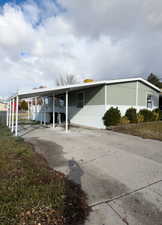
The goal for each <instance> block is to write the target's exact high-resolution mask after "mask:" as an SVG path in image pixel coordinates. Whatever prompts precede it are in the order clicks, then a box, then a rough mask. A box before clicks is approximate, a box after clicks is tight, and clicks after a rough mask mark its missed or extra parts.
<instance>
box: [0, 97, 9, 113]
mask: <svg viewBox="0 0 162 225" xmlns="http://www.w3.org/2000/svg"><path fill="white" fill-rule="evenodd" d="M6 110H7V103H6V102H4V101H3V100H0V111H6Z"/></svg>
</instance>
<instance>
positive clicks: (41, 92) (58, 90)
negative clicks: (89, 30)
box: [17, 78, 160, 98]
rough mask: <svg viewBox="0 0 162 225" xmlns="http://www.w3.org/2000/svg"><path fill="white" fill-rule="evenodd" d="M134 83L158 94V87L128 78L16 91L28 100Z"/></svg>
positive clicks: (139, 79) (144, 81) (138, 79)
mask: <svg viewBox="0 0 162 225" xmlns="http://www.w3.org/2000/svg"><path fill="white" fill-rule="evenodd" d="M134 81H141V82H142V83H144V84H146V85H147V86H149V87H151V88H153V89H154V90H156V91H158V92H160V89H159V88H158V87H156V86H155V85H153V84H151V83H150V82H148V81H146V80H144V79H143V78H129V79H118V80H107V81H96V82H91V83H82V84H74V85H67V86H59V87H54V88H39V89H33V90H26V91H25V90H20V91H18V93H17V95H18V96H19V97H20V98H30V97H35V96H52V95H53V94H55V95H59V94H64V93H65V92H66V91H74V90H80V89H83V88H89V87H94V86H99V85H105V84H117V83H127V82H134Z"/></svg>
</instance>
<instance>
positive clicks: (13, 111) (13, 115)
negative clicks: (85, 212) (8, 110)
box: [11, 98, 15, 132]
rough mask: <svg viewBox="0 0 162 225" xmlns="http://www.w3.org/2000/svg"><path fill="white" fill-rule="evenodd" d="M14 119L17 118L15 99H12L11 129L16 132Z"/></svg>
mask: <svg viewBox="0 0 162 225" xmlns="http://www.w3.org/2000/svg"><path fill="white" fill-rule="evenodd" d="M14 119H15V99H14V98H13V99H12V128H11V131H12V132H14Z"/></svg>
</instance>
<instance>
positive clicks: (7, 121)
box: [6, 103, 9, 127]
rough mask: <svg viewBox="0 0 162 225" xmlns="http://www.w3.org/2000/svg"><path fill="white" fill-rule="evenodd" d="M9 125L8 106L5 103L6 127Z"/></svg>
mask: <svg viewBox="0 0 162 225" xmlns="http://www.w3.org/2000/svg"><path fill="white" fill-rule="evenodd" d="M8 124H9V104H8V103H7V113H6V125H7V127H8Z"/></svg>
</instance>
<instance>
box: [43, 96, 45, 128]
mask: <svg viewBox="0 0 162 225" xmlns="http://www.w3.org/2000/svg"><path fill="white" fill-rule="evenodd" d="M43 108H44V110H43V111H44V125H46V101H45V97H44V98H43Z"/></svg>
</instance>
